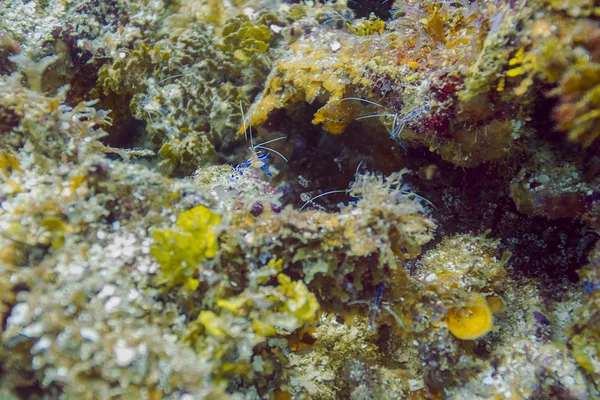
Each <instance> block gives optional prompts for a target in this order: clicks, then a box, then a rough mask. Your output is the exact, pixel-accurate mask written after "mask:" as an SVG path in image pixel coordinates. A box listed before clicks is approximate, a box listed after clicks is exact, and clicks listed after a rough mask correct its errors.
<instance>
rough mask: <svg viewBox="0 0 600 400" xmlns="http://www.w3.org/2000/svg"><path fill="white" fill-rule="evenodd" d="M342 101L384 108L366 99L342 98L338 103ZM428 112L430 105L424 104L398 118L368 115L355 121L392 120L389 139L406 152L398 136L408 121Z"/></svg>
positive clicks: (393, 115)
mask: <svg viewBox="0 0 600 400" xmlns="http://www.w3.org/2000/svg"><path fill="white" fill-rule="evenodd" d="M344 100H356V101H362V102H364V103H367V104H372V105H374V106H377V107H382V108H385V106H383V105H381V104H379V103H376V102H374V101H371V100H367V99H362V98H360V97H344V98H343V99H341V100H340V101H344ZM430 111H431V105H430V104H425V105H423V106H421V107H417V108H415V109H414V110H412V111H411V112H409V113H408V114H406V115H404V116H402V117H401V116H400V114H399V113H376V114H368V115H363V116H360V117H358V118H356V120H357V121H360V120H362V119H367V118H378V117H384V118H392V130H391V132H390V131H388V132H389V133H390V138H391V139H393V140H395V141H396V142H397V143H398V144H399V145H400V147H402V148H403V149H404V150H406V148H405V147H404V145H403V144H402V140H401V139H400V134H401V133H402V131H403V130H404V127H405V126H406V123H407V122H408V121H410V120H412V119H414V118H417V117H419V116H421V115H423V114H424V113H428V112H430Z"/></svg>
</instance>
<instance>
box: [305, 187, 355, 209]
mask: <svg viewBox="0 0 600 400" xmlns="http://www.w3.org/2000/svg"><path fill="white" fill-rule="evenodd" d="M333 193H348V190H345V189H344V190H342V189H338V190H330V191H329V192H325V193H321V194H319V195H317V196H315V197H311V198H310V199H308V200H307V201H306V203H304V205H303V206H302V207H300V211H302V210H303V209H304V207H306V206H307V205H309V204H310V203H312V202H313V201H314V200H316V199H318V198H320V197H323V196H327V195H329V194H333Z"/></svg>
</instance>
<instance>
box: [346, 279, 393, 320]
mask: <svg viewBox="0 0 600 400" xmlns="http://www.w3.org/2000/svg"><path fill="white" fill-rule="evenodd" d="M383 291H384V286H383V283H380V284H378V285H377V288H376V291H375V301H374V302H373V303H371V302H370V301H369V300H354V301H351V302H349V303H348V305H349V306H356V305H366V306H369V329H372V328H373V323H374V322H375V318H376V317H377V315H379V314H380V313H381V309H383V310H384V311H386V312H387V313H388V314H390V315H391V316H392V317H393V318H394V320H396V323H397V324H398V325H399V326H402V327H404V326H405V325H404V322H402V320H401V319H400V317H399V316H398V314H396V313H395V312H394V310H392V309H391V307H390V306H389V305H388V304H385V303H383Z"/></svg>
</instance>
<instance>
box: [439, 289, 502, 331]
mask: <svg viewBox="0 0 600 400" xmlns="http://www.w3.org/2000/svg"><path fill="white" fill-rule="evenodd" d="M446 324H447V325H448V329H450V332H451V333H452V334H453V335H454V336H456V337H457V338H458V339H462V340H475V339H479V338H480V337H482V336H484V335H486V334H487V333H489V332H490V331H491V330H492V328H493V327H494V315H493V314H492V310H491V309H490V307H489V305H488V303H487V301H486V300H485V299H484V298H483V297H478V298H476V299H475V300H474V301H473V302H472V303H470V304H469V305H467V306H465V307H461V308H455V309H452V310H450V311H449V312H448V314H446Z"/></svg>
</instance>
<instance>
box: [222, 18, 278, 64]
mask: <svg viewBox="0 0 600 400" xmlns="http://www.w3.org/2000/svg"><path fill="white" fill-rule="evenodd" d="M222 36H223V48H224V50H229V51H233V55H234V56H235V58H236V59H238V60H239V61H242V62H244V63H246V64H248V63H251V62H252V61H253V60H254V59H256V58H257V57H259V56H260V55H261V54H264V53H266V52H267V51H268V50H269V41H270V40H271V31H270V30H269V28H268V27H267V26H264V25H255V24H254V23H252V22H251V21H250V20H249V19H248V17H246V16H241V17H237V18H234V19H231V20H229V21H227V23H226V24H225V26H224V27H223V32H222Z"/></svg>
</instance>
